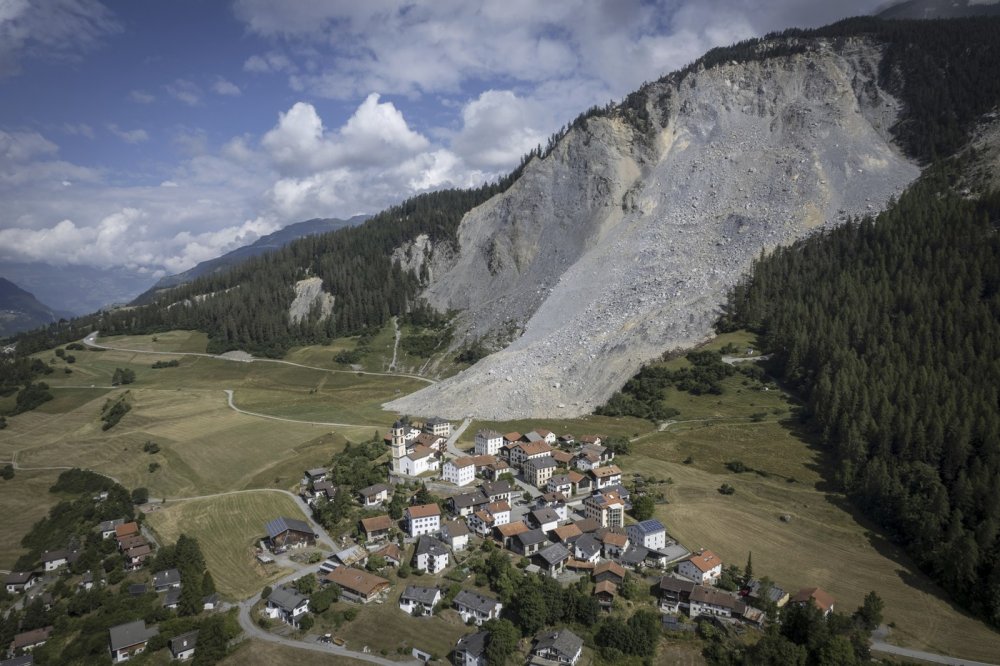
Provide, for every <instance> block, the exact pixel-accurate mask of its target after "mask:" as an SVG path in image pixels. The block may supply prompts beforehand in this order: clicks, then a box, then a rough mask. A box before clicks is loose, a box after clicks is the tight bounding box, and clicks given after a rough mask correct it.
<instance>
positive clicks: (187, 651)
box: [169, 630, 198, 661]
mask: <svg viewBox="0 0 1000 666" xmlns="http://www.w3.org/2000/svg"><path fill="white" fill-rule="evenodd" d="M197 644H198V631H197V630H195V631H189V632H187V633H184V634H180V635H179V636H174V637H173V638H171V639H170V643H169V646H170V654H171V656H172V657H173V658H174V659H176V660H178V661H186V660H188V659H190V658H191V657H193V656H194V649H195V647H196V646H197Z"/></svg>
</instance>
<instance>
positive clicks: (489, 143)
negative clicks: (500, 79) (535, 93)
mask: <svg viewBox="0 0 1000 666" xmlns="http://www.w3.org/2000/svg"><path fill="white" fill-rule="evenodd" d="M535 116H536V113H535V112H534V111H533V110H532V109H531V105H530V104H529V103H528V102H526V101H525V100H524V99H521V98H519V97H518V96H517V95H515V94H514V93H513V92H512V91H510V90H487V91H486V92H484V93H482V94H481V95H479V97H477V98H476V99H474V100H472V101H471V102H469V103H468V104H466V105H465V107H464V108H463V109H462V129H461V131H460V132H459V133H458V135H457V136H456V137H455V139H454V141H453V143H452V145H453V147H454V149H455V151H456V152H457V153H458V154H459V155H461V156H462V158H463V159H464V160H465V161H466V162H467V163H468V164H469V165H471V166H473V167H478V168H485V169H489V170H497V169H502V168H504V167H508V166H510V165H511V164H513V163H515V162H516V161H517V160H518V159H519V158H520V157H521V156H523V155H525V154H526V153H527V152H528V151H530V150H531V149H532V148H534V147H535V146H537V145H538V144H539V143H544V141H545V134H544V133H543V132H541V131H539V130H537V129H535V128H533V127H532V126H531V125H532V123H533V121H534V119H535Z"/></svg>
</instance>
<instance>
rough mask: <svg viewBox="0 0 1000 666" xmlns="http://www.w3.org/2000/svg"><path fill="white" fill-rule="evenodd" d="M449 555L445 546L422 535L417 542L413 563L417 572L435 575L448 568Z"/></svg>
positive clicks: (426, 535) (430, 537)
mask: <svg viewBox="0 0 1000 666" xmlns="http://www.w3.org/2000/svg"><path fill="white" fill-rule="evenodd" d="M450 555H451V554H450V553H449V552H448V547H447V546H446V545H444V544H443V543H441V542H440V541H438V540H437V539H435V538H434V537H432V536H430V535H428V534H424V535H421V537H420V538H419V539H418V540H417V548H416V551H415V552H414V554H413V561H414V564H415V566H416V569H417V571H424V572H426V573H431V574H436V573H438V572H439V571H443V570H444V569H445V568H447V567H448V562H449V559H450Z"/></svg>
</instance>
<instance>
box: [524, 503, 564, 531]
mask: <svg viewBox="0 0 1000 666" xmlns="http://www.w3.org/2000/svg"><path fill="white" fill-rule="evenodd" d="M529 515H530V517H531V523H532V524H533V525H535V527H537V528H538V529H540V530H541V531H542V532H551V531H552V530H554V529H556V528H557V527H559V514H558V513H556V512H555V510H554V509H552V508H550V507H544V508H541V509H535V510H534V511H532V512H531V513H530V514H529Z"/></svg>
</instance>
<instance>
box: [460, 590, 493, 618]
mask: <svg viewBox="0 0 1000 666" xmlns="http://www.w3.org/2000/svg"><path fill="white" fill-rule="evenodd" d="M498 603H500V602H499V601H497V600H496V599H492V598H490V597H487V596H485V595H482V594H479V593H478V592H473V591H472V590H462V591H461V592H459V593H458V594H456V595H455V605H456V606H465V607H466V608H471V609H473V610H475V611H478V612H480V613H482V614H484V615H485V614H488V613H492V612H493V610H494V609H495V608H496V605H497V604H498Z"/></svg>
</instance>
